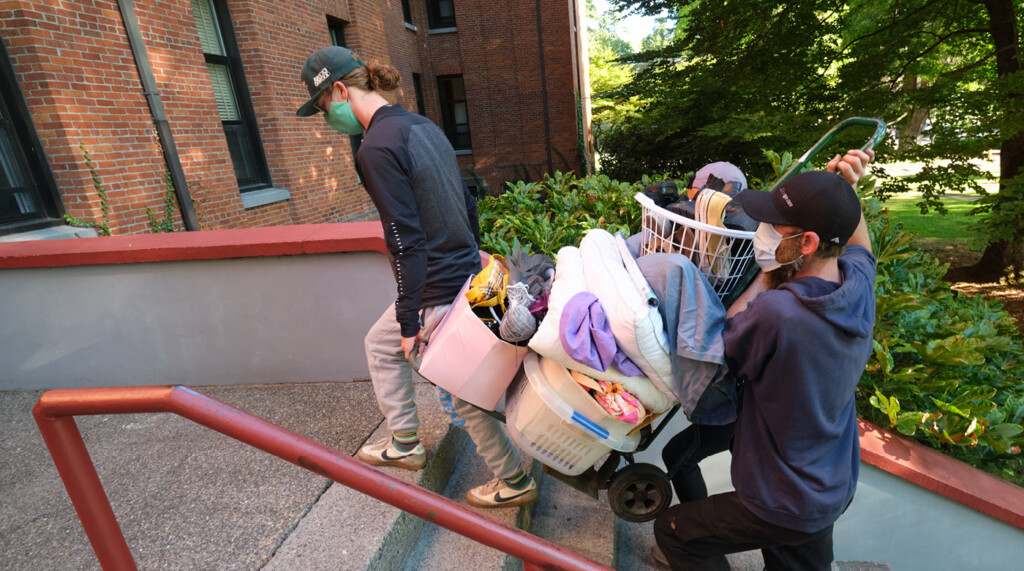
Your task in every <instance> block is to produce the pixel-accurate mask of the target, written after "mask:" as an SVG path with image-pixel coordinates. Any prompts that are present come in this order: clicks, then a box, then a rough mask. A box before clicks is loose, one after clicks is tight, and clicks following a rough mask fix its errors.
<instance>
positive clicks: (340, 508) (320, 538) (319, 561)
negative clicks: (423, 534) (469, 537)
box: [264, 383, 472, 571]
mask: <svg viewBox="0 0 1024 571" xmlns="http://www.w3.org/2000/svg"><path fill="white" fill-rule="evenodd" d="M416 405H417V407H418V409H419V417H420V423H421V424H420V439H421V440H422V442H423V444H424V446H425V447H426V449H427V464H426V466H424V467H423V469H421V470H417V471H410V470H403V469H400V468H391V467H382V468H379V469H381V470H383V471H385V472H387V473H389V474H391V475H394V476H397V477H399V478H402V479H404V480H406V481H409V482H414V483H416V484H417V485H419V486H422V487H424V488H427V489H429V490H433V491H435V492H440V491H441V490H443V489H444V487H445V485H447V482H448V476H449V473H450V467H451V466H453V465H455V457H457V456H458V455H459V454H461V453H462V452H463V450H464V449H465V448H466V446H467V445H469V446H471V445H472V443H471V442H470V441H469V437H468V436H467V435H466V434H465V432H464V431H463V430H461V429H458V428H456V427H454V426H452V425H451V423H450V422H449V419H448V416H447V415H444V414H443V413H442V411H441V407H440V405H439V403H438V401H437V392H436V389H435V388H434V386H433V385H430V384H427V383H419V384H417V386H416ZM374 412H376V411H374ZM344 413H345V414H358V413H359V411H355V410H348V411H345V412H344ZM388 434H389V430H388V428H387V426H386V424H385V423H384V422H381V424H380V425H379V426H378V427H377V429H376V430H375V431H374V432H373V433H372V434H371V435H370V436H369V438H367V441H368V442H375V441H377V440H379V439H381V438H385V437H386V436H387V435H388ZM424 525H426V522H424V521H423V520H422V519H421V518H418V517H416V516H412V515H409V514H408V513H405V512H403V511H401V510H399V509H398V508H395V507H393V506H391V505H390V504H386V503H384V502H381V501H379V500H377V499H375V498H372V497H370V496H366V495H364V494H361V493H359V492H356V491H355V490H353V489H351V488H349V487H347V486H342V485H340V484H336V483H334V482H329V486H328V487H327V488H326V490H325V491H324V492H323V494H321V496H320V498H319V499H318V500H317V501H316V502H315V503H314V504H313V506H312V507H311V508H310V509H309V510H308V511H307V513H306V514H305V515H304V516H302V518H301V519H300V521H299V522H298V524H297V525H296V526H295V528H294V529H293V531H292V532H291V533H290V534H289V535H288V537H287V538H286V539H285V540H284V541H283V542H282V543H281V545H280V546H279V547H278V548H277V549H276V551H275V552H274V553H273V554H272V556H271V558H270V560H269V562H268V563H267V564H266V565H265V567H264V569H267V570H268V571H291V570H293V569H303V570H307V571H317V570H324V571H328V570H330V571H356V570H365V569H389V570H390V569H398V568H400V567H401V564H402V562H403V561H405V558H406V556H407V555H408V553H409V550H410V549H411V546H412V544H413V542H414V541H415V538H416V537H417V536H418V535H419V532H420V530H421V529H422V527H423V526H424Z"/></svg>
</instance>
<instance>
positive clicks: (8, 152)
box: [0, 117, 25, 189]
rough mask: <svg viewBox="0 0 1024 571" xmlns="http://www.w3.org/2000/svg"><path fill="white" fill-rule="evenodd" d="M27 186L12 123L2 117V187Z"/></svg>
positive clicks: (0, 173) (0, 148)
mask: <svg viewBox="0 0 1024 571" xmlns="http://www.w3.org/2000/svg"><path fill="white" fill-rule="evenodd" d="M23 186H25V174H24V172H22V166H21V161H20V160H19V159H18V155H17V153H16V151H15V148H14V139H13V133H11V125H10V123H8V122H6V121H4V119H3V117H0V189H5V188H21V187H23Z"/></svg>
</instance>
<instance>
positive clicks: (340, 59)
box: [295, 46, 363, 117]
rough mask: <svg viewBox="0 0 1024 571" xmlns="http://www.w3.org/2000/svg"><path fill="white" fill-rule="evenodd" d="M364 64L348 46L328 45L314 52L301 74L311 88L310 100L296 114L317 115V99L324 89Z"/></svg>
mask: <svg viewBox="0 0 1024 571" xmlns="http://www.w3.org/2000/svg"><path fill="white" fill-rule="evenodd" d="M362 66H363V62H361V61H359V60H357V59H356V58H355V56H353V55H352V52H351V51H350V50H349V49H348V48H343V47H341V46H328V47H326V48H323V49H320V50H317V51H316V52H314V53H313V55H311V56H309V58H307V59H306V65H304V66H303V67H302V75H301V77H302V83H303V84H305V86H306V89H307V90H309V101H307V102H306V103H305V104H304V105H303V106H302V107H299V110H298V111H296V112H295V114H296V115H297V116H299V117H309V116H310V115H315V114H316V113H317V112H318V111H319V110H318V109H317V108H316V100H317V98H318V97H320V95H321V94H322V93H323V92H324V90H325V89H327V88H328V87H330V86H332V85H334V82H335V81H338V80H339V79H341V78H343V77H345V76H346V75H348V74H349V73H351V72H352V70H354V69H357V68H360V67H362Z"/></svg>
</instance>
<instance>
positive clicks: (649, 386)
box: [529, 246, 675, 412]
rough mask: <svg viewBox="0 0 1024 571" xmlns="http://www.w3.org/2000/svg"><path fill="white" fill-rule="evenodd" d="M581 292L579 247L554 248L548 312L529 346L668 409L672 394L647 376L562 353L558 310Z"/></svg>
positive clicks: (648, 405)
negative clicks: (598, 366)
mask: <svg viewBox="0 0 1024 571" xmlns="http://www.w3.org/2000/svg"><path fill="white" fill-rule="evenodd" d="M582 291H587V288H586V279H585V278H584V275H583V260H582V258H581V257H580V250H579V249H578V248H575V247H573V246H566V247H564V248H562V249H561V250H559V251H558V255H557V263H556V265H555V281H554V283H552V285H551V292H550V293H549V295H548V313H547V315H545V316H544V319H543V320H542V321H541V322H540V325H538V326H537V332H536V333H535V334H534V335H533V337H532V338H531V339H530V342H529V346H530V349H533V350H534V351H536V352H537V353H539V354H540V355H543V356H544V357H547V358H548V359H551V360H552V361H554V362H556V363H558V364H559V365H561V366H563V367H565V368H567V369H573V370H575V371H579V372H581V373H583V374H584V375H587V376H588V377H593V378H595V379H599V380H602V381H609V382H614V383H622V387H623V388H624V389H626V390H627V391H629V392H630V393H632V394H633V396H635V397H636V398H637V399H638V400H639V401H640V402H641V403H642V404H643V405H644V407H645V408H647V410H650V411H652V412H665V411H666V410H668V409H669V408H671V406H672V403H673V402H674V401H675V397H674V396H666V395H665V394H664V393H663V392H662V391H661V390H660V388H659V387H658V386H657V385H656V384H655V383H653V382H651V381H650V379H647V378H645V377H627V376H625V375H623V374H622V373H619V372H617V371H616V370H615V369H614V368H609V369H608V370H607V371H598V370H596V369H593V368H591V367H588V366H586V365H584V364H583V363H580V362H578V361H576V360H575V359H573V358H572V357H570V356H569V354H568V353H566V351H565V348H564V347H563V346H562V339H561V337H560V336H559V331H560V324H561V321H562V309H563V308H564V307H565V304H566V303H568V302H569V300H570V299H572V298H573V296H575V295H576V294H578V293H580V292H582ZM606 311H607V310H606ZM613 334H614V332H613Z"/></svg>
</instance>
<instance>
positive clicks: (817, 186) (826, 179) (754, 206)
mask: <svg viewBox="0 0 1024 571" xmlns="http://www.w3.org/2000/svg"><path fill="white" fill-rule="evenodd" d="M737 197H738V198H739V201H740V205H741V206H743V210H744V211H745V212H746V213H747V214H748V215H749V216H750V217H751V218H753V219H754V220H757V221H759V222H767V223H769V224H782V225H785V226H798V227H800V228H802V229H804V230H808V231H811V232H814V233H816V234H817V235H818V237H819V238H820V239H821V240H822V241H825V242H831V243H833V244H838V245H840V246H843V245H845V244H846V242H847V240H849V239H850V236H853V232H854V230H856V229H857V225H858V224H860V198H858V197H857V191H856V190H854V189H853V186H851V185H850V183H848V182H846V179H844V178H843V177H842V176H840V175H838V174H833V173H830V172H826V171H810V172H805V173H800V174H798V175H796V176H794V177H793V178H791V179H789V180H787V181H786V182H785V183H783V184H782V186H780V187H778V188H776V189H775V190H773V191H771V192H760V191H755V190H748V191H746V192H741V193H740V194H738V195H737Z"/></svg>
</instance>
